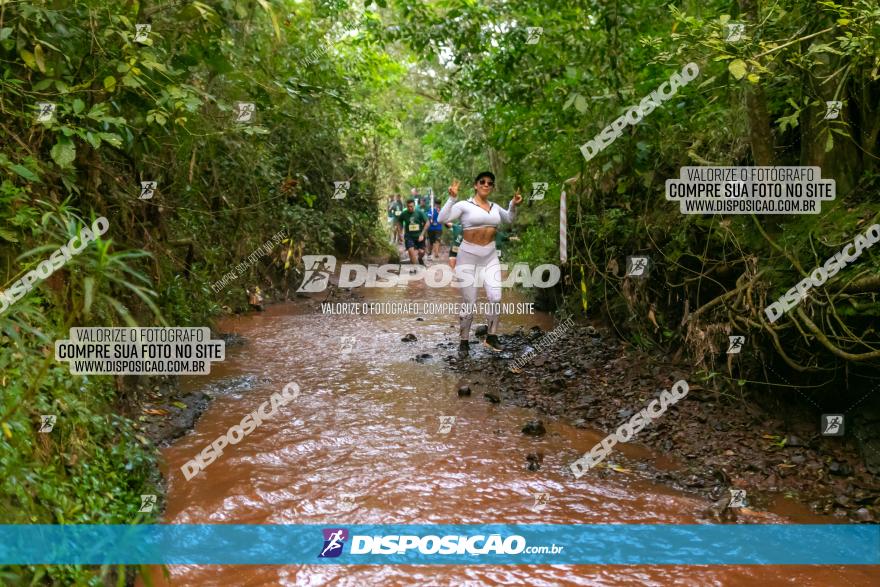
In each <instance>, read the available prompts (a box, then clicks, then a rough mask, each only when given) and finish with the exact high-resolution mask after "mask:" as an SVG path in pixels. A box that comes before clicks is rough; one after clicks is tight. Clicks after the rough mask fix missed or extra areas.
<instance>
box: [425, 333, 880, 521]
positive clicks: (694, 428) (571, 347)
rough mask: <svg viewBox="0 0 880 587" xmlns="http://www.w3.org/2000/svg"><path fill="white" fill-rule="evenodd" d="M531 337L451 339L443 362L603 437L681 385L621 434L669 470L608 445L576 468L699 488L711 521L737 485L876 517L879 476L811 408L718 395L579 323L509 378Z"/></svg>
mask: <svg viewBox="0 0 880 587" xmlns="http://www.w3.org/2000/svg"><path fill="white" fill-rule="evenodd" d="M543 335H544V333H543V332H541V331H540V329H538V328H533V329H532V330H531V331H524V330H520V331H518V332H516V333H512V334H509V335H506V336H502V337H501V341H502V343H503V344H504V346H505V347H506V348H505V351H504V352H503V353H501V354H498V355H496V354H494V353H491V351H488V350H487V349H485V348H483V347H480V346H477V345H476V344H475V342H474V341H473V340H472V342H471V347H472V351H471V355H470V357H468V358H465V359H459V358H458V357H457V353H456V350H455V348H454V347H455V346H456V343H443V345H442V346H443V348H444V349H445V350H446V351H447V352H446V353H445V354H446V359H445V360H446V362H447V364H448V365H449V367H450V368H451V369H453V370H454V371H456V372H457V373H459V374H460V376H461V382H462V384H469V385H470V386H471V387H472V389H473V393H474V394H477V395H479V396H481V397H482V396H483V394H484V393H487V392H488V393H490V394H497V395H498V397H500V399H501V401H502V402H507V403H510V404H514V405H518V406H523V407H530V408H535V409H537V410H539V411H540V412H543V413H545V414H548V415H551V416H554V417H558V418H562V419H565V420H567V421H569V422H570V423H571V424H573V425H574V426H577V427H583V428H587V427H589V428H594V429H597V430H599V431H601V432H603V433H609V432H611V431H613V430H614V429H616V428H617V427H618V426H620V425H621V424H622V423H623V422H625V421H628V420H629V419H630V418H631V417H632V416H633V414H635V413H636V412H637V411H639V410H641V409H642V408H643V407H645V406H646V405H647V404H648V402H650V401H651V400H652V399H654V398H655V397H657V395H658V394H659V392H660V391H661V390H662V389H669V388H670V387H671V385H672V384H673V383H674V382H675V381H678V380H679V379H685V380H686V381H688V383H689V385H690V391H689V393H688V395H687V397H685V398H684V399H682V400H681V401H679V402H678V403H677V404H676V405H674V406H672V407H670V408H669V409H668V411H667V412H666V413H665V414H664V415H662V416H661V417H659V418H658V419H657V420H654V422H653V424H651V425H649V426H647V427H646V428H645V429H644V430H642V431H641V432H640V433H639V434H638V435H637V436H636V437H635V438H634V440H632V442H635V443H640V444H643V445H646V446H648V447H650V448H652V449H654V451H656V452H657V453H660V454H662V455H664V457H668V458H671V459H673V460H674V461H675V462H676V463H677V464H678V466H677V467H674V468H672V469H668V468H666V469H661V468H659V467H658V466H656V464H655V463H653V459H649V460H647V461H643V462H630V460H629V458H628V457H627V456H626V455H624V454H623V453H622V452H620V451H612V452H611V453H610V455H609V456H608V457H607V458H606V459H605V461H603V462H602V463H600V464H599V466H598V467H596V468H595V469H594V470H591V471H589V472H587V475H601V476H610V475H639V476H645V477H649V478H653V479H654V480H655V481H659V482H663V483H667V484H669V485H672V486H674V487H676V488H678V489H682V490H685V491H691V492H696V493H699V494H701V495H704V496H705V497H707V498H709V499H711V500H713V501H715V505H714V506H713V507H711V508H709V510H707V515H709V516H711V517H714V518H717V519H732V518H733V517H734V513H733V512H729V511H726V510H725V505H726V500H727V499H728V496H729V492H728V491H727V489H728V488H740V489H745V490H746V491H747V495H748V501H749V505H750V507H752V508H761V507H762V506H767V505H769V503H770V501H771V500H774V501H775V500H777V499H778V498H780V497H784V498H788V499H793V500H796V501H798V502H801V503H804V504H808V505H809V506H810V507H811V509H812V510H813V511H815V512H816V513H825V514H833V515H835V516H839V517H841V518H842V519H850V520H853V521H864V522H868V521H873V520H874V519H875V517H876V516H877V514H878V513H880V483H878V479H877V477H875V476H874V475H872V474H871V473H870V472H869V471H868V470H867V469H866V467H865V465H864V463H863V460H864V459H863V458H862V457H861V456H860V455H859V450H858V447H857V446H856V444H855V442H854V441H853V439H852V438H851V436H844V437H823V436H821V435H819V434H818V430H817V428H818V421H819V415H818V414H817V413H813V411H811V410H810V409H807V408H805V407H804V406H803V405H792V406H789V408H788V409H786V410H784V411H783V412H782V415H780V414H776V413H769V412H768V411H766V410H765V409H763V408H761V407H759V402H756V401H754V400H753V398H750V397H749V396H748V395H744V396H743V397H741V398H731V397H725V396H722V395H720V394H718V393H717V392H715V391H713V390H711V389H709V388H707V387H704V386H702V385H700V384H699V382H697V381H695V379H694V377H695V376H694V374H693V373H692V372H691V371H690V370H689V369H688V368H687V366H683V365H675V364H672V363H671V362H669V361H667V360H666V358H664V357H658V356H655V355H654V356H652V355H648V354H646V353H644V352H641V351H639V350H638V349H634V348H632V347H629V346H626V345H624V344H622V343H621V342H620V341H618V340H617V339H616V338H614V337H613V336H611V335H609V334H608V333H607V332H605V331H601V330H597V329H595V328H594V327H592V326H585V325H575V326H574V327H573V328H571V329H570V330H569V331H568V332H567V333H566V334H564V335H563V336H562V337H561V338H560V339H559V340H557V341H556V342H555V343H553V344H552V345H551V346H550V347H548V348H547V349H546V350H543V351H539V352H538V353H537V354H535V355H534V358H532V359H531V360H530V361H529V362H528V363H527V364H525V365H524V366H523V367H522V368H521V372H520V373H513V372H511V371H510V369H509V363H510V362H511V361H512V360H514V359H516V358H517V357H520V356H522V355H523V354H524V353H526V352H527V351H528V350H529V349H530V348H533V347H534V346H535V345H536V344H537V342H538V340H540V338H541V337H542V336H543ZM475 347H476V348H475Z"/></svg>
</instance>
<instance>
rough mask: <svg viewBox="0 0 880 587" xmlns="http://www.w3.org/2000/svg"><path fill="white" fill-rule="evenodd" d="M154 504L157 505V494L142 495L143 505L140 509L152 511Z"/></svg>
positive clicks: (141, 510)
mask: <svg viewBox="0 0 880 587" xmlns="http://www.w3.org/2000/svg"><path fill="white" fill-rule="evenodd" d="M154 505H156V496H155V495H142V496H141V507H140V509H139V510H138V511H139V512H145V513H149V512H151V511H153V506H154Z"/></svg>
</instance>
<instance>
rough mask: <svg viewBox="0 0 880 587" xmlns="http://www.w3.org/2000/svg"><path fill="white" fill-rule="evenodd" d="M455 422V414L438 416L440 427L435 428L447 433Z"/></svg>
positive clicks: (441, 432) (439, 431)
mask: <svg viewBox="0 0 880 587" xmlns="http://www.w3.org/2000/svg"><path fill="white" fill-rule="evenodd" d="M453 424H455V416H440V428H439V429H438V430H437V432H438V433H440V434H449V431H450V430H452V425H453Z"/></svg>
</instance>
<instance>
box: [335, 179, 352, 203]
mask: <svg viewBox="0 0 880 587" xmlns="http://www.w3.org/2000/svg"><path fill="white" fill-rule="evenodd" d="M349 187H351V182H349V181H334V182H333V199H334V200H341V199H342V198H344V197H345V195H346V194H347V193H348V188H349Z"/></svg>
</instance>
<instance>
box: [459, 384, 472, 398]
mask: <svg viewBox="0 0 880 587" xmlns="http://www.w3.org/2000/svg"><path fill="white" fill-rule="evenodd" d="M470 395H471V386H470V385H462V386H461V387H459V388H458V397H469V396H470Z"/></svg>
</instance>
